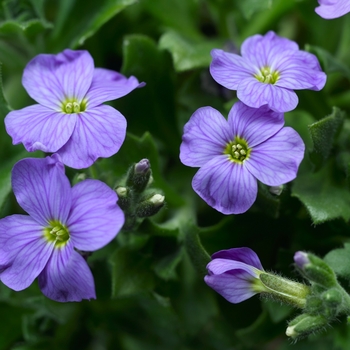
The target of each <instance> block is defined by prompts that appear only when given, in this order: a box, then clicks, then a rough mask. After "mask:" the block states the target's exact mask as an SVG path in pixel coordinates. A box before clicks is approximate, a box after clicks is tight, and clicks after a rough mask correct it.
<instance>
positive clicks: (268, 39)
mask: <svg viewBox="0 0 350 350" xmlns="http://www.w3.org/2000/svg"><path fill="white" fill-rule="evenodd" d="M289 50H291V51H297V50H299V46H298V44H297V43H296V42H294V41H292V40H289V39H287V38H282V37H280V36H278V35H277V34H276V33H274V32H273V31H269V32H267V33H266V34H265V35H260V34H256V35H253V36H251V37H249V38H247V39H246V40H245V41H244V42H243V43H242V46H241V54H242V57H243V59H244V60H245V61H246V60H248V61H249V62H250V63H251V64H252V65H254V66H256V67H257V72H258V71H259V70H260V69H261V68H263V67H266V66H270V67H271V68H274V67H275V64H277V60H276V59H275V56H276V55H279V54H280V53H281V52H286V51H289Z"/></svg>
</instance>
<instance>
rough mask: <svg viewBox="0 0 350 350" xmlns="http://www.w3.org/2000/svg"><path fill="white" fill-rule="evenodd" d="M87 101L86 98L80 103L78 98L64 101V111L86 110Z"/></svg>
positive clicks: (69, 112)
mask: <svg viewBox="0 0 350 350" xmlns="http://www.w3.org/2000/svg"><path fill="white" fill-rule="evenodd" d="M86 103H87V101H86V100H82V101H81V102H80V103H79V102H78V101H77V100H76V99H70V100H65V101H63V102H62V112H63V113H66V114H72V113H80V112H84V111H85V110H86Z"/></svg>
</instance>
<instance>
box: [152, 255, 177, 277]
mask: <svg viewBox="0 0 350 350" xmlns="http://www.w3.org/2000/svg"><path fill="white" fill-rule="evenodd" d="M182 257H183V250H182V249H179V250H178V251H176V252H175V253H173V254H171V255H167V256H165V257H164V258H162V259H161V260H160V261H158V263H156V265H155V266H154V271H155V273H156V274H157V275H158V276H159V277H160V278H162V279H163V280H165V281H168V280H176V279H177V273H176V268H177V266H178V265H179V263H180V262H181V260H182Z"/></svg>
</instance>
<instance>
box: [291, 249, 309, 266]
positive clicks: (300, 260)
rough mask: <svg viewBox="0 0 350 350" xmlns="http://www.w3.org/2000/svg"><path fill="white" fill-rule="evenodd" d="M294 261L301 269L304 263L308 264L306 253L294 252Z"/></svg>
mask: <svg viewBox="0 0 350 350" xmlns="http://www.w3.org/2000/svg"><path fill="white" fill-rule="evenodd" d="M294 262H295V264H296V265H297V266H298V267H299V268H300V269H303V268H304V266H305V265H307V264H310V260H309V257H308V255H307V253H305V252H300V251H298V252H296V253H295V254H294Z"/></svg>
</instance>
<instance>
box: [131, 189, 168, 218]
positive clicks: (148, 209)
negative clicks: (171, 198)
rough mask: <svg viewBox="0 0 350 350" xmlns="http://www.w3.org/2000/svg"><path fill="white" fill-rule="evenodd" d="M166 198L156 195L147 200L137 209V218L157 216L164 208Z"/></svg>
mask: <svg viewBox="0 0 350 350" xmlns="http://www.w3.org/2000/svg"><path fill="white" fill-rule="evenodd" d="M164 198H165V197H164V196H163V195H161V194H154V195H152V196H151V197H150V198H148V199H147V200H144V201H142V202H141V203H139V205H138V207H137V209H136V216H137V217H139V218H146V217H148V216H153V215H155V214H157V213H158V212H159V210H160V209H161V208H162V207H163V206H164Z"/></svg>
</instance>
